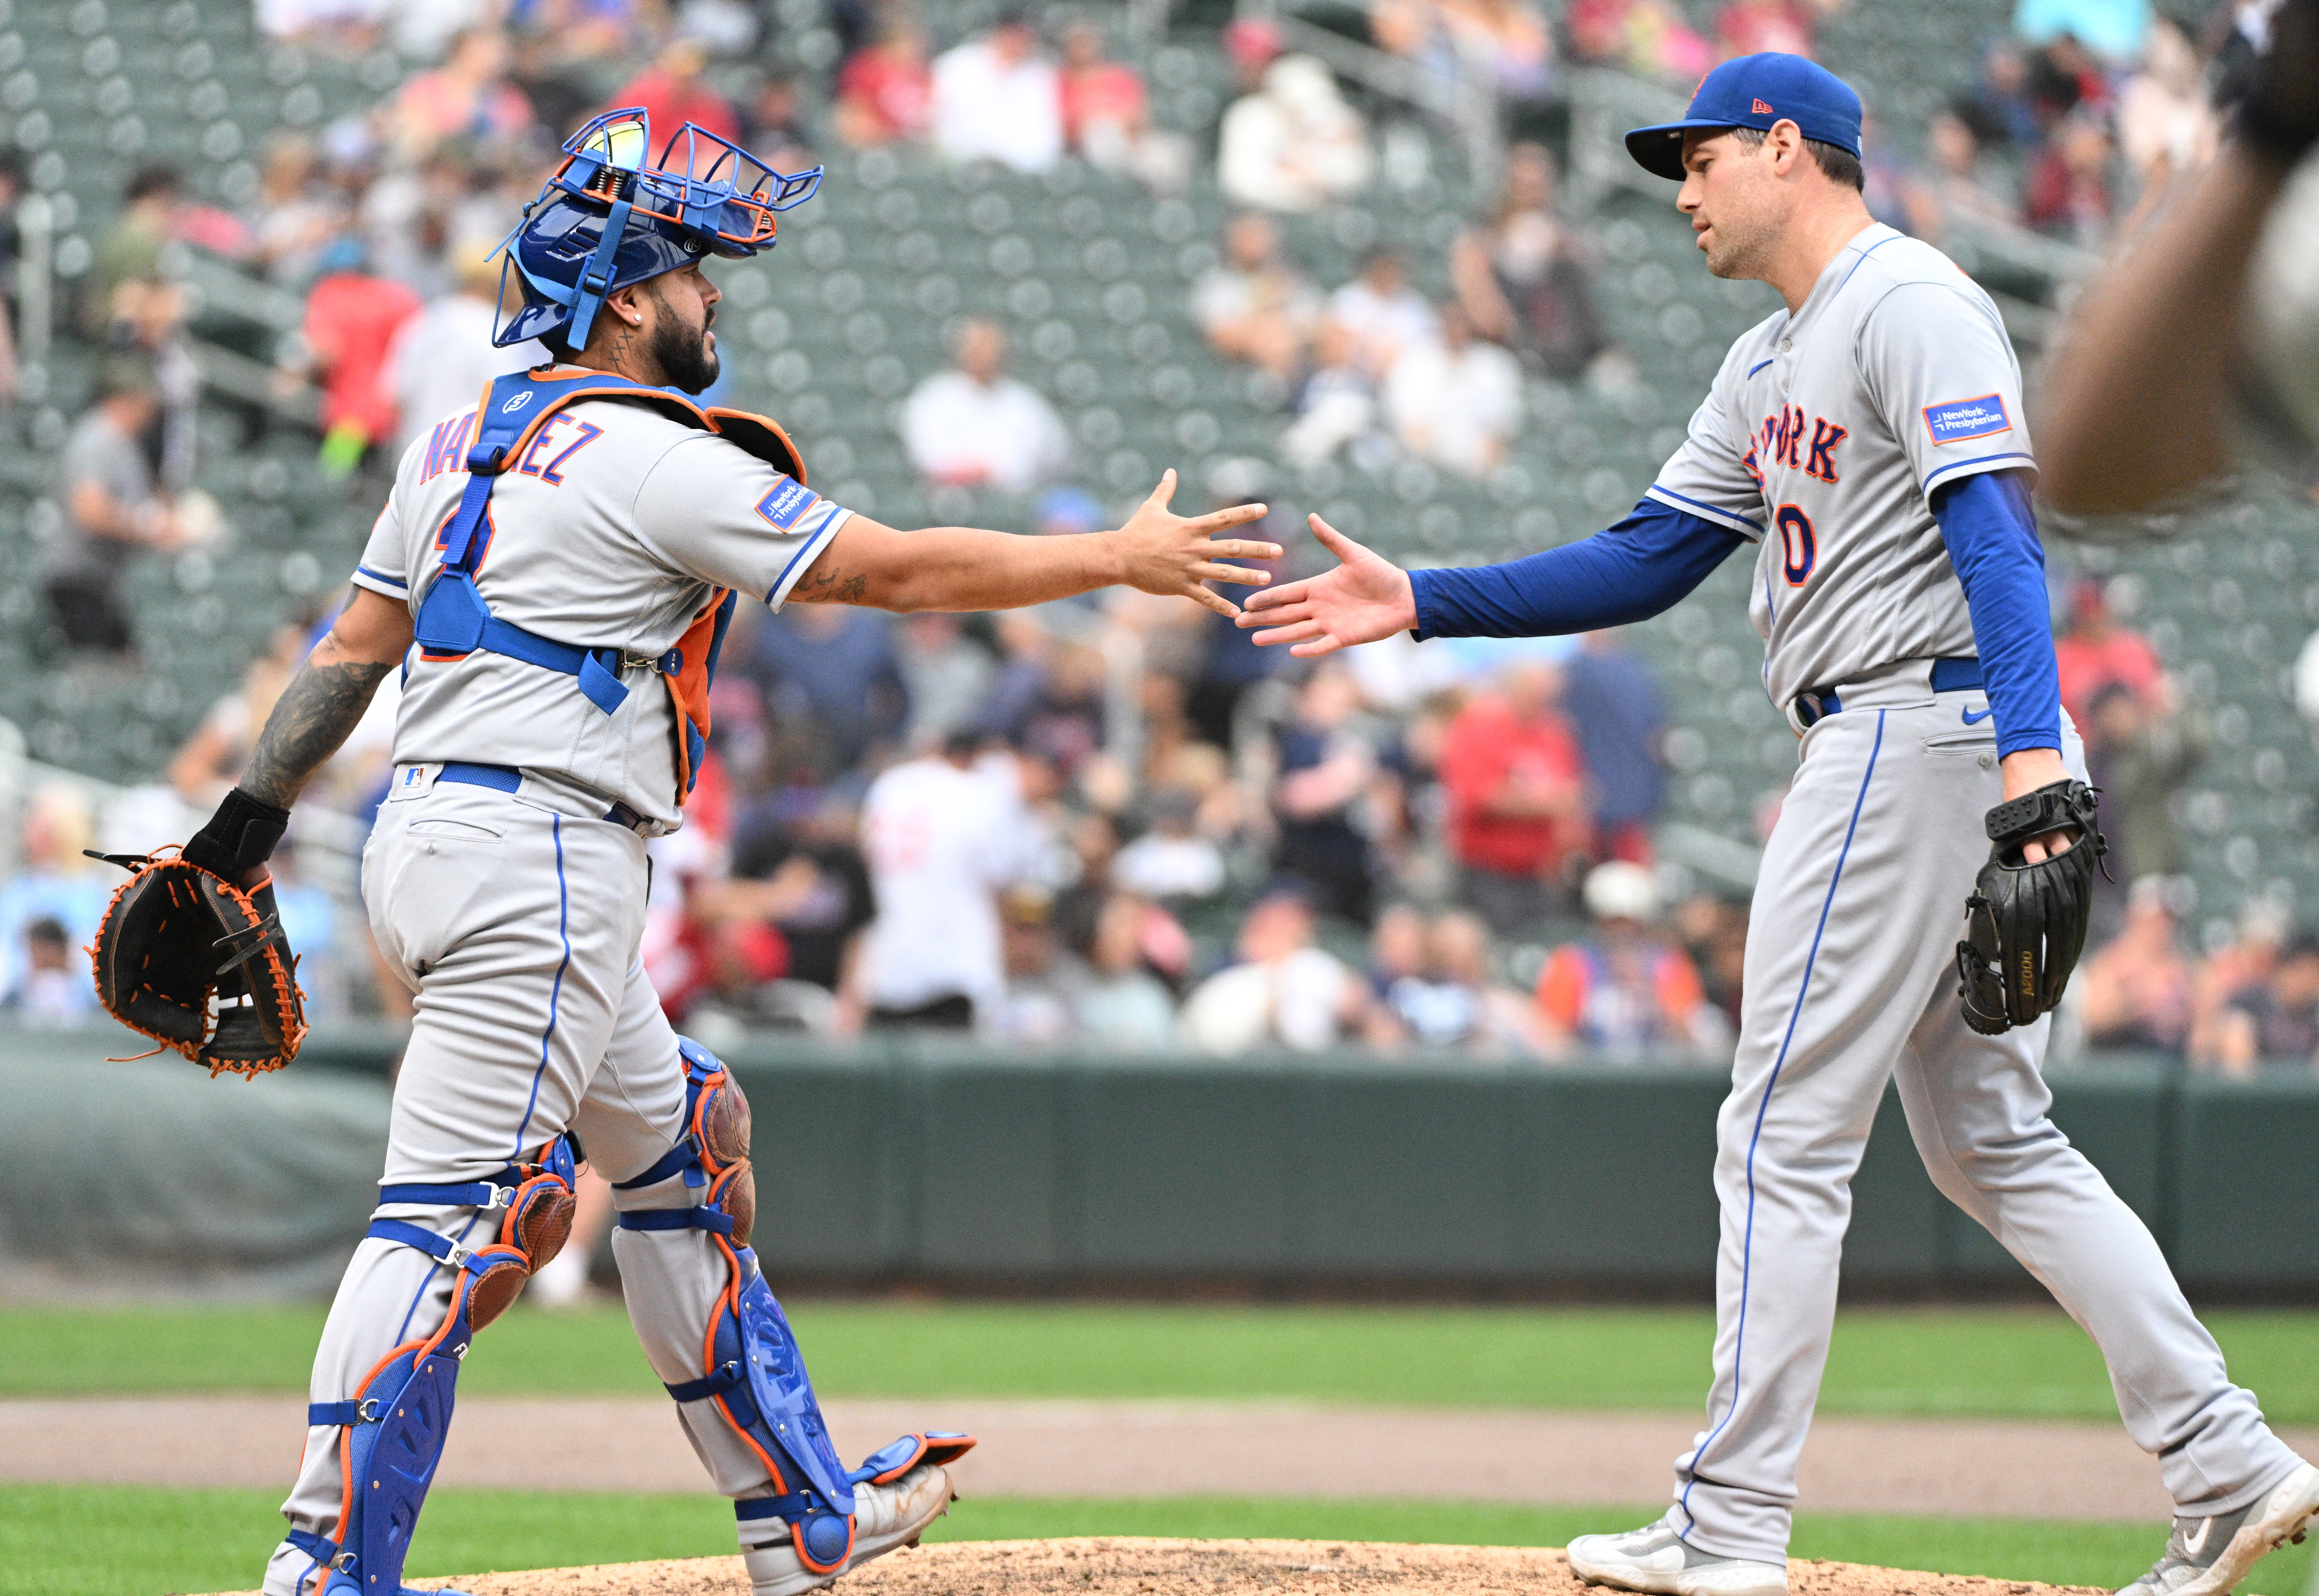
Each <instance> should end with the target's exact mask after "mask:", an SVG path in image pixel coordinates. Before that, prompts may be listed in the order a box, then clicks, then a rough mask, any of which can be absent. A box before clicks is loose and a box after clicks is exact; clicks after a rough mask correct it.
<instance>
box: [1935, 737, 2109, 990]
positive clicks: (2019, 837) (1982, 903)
mask: <svg viewBox="0 0 2319 1596" xmlns="http://www.w3.org/2000/svg"><path fill="white" fill-rule="evenodd" d="M2094 793H2095V789H2092V788H2090V787H2088V786H2087V785H2086V784H2085V783H2084V782H2082V781H2056V782H2053V784H2051V785H2050V786H2046V787H2041V788H2039V789H2037V790H2036V791H2035V792H2031V793H2025V794H2023V795H2022V796H2021V797H2019V798H2015V799H2013V800H2012V801H2010V802H2009V803H2002V804H1999V805H1998V806H1997V807H1995V808H1994V809H1991V810H1990V812H1989V817H1988V821H1987V829H1988V832H1989V840H1990V843H1992V844H1994V845H1993V846H1992V847H1991V848H1990V853H1989V862H1988V863H1987V864H1984V865H1982V866H1981V874H1980V876H1979V877H1978V878H1977V879H1975V880H1974V882H1973V890H1972V896H1971V897H1968V898H1966V899H1965V903H1964V940H1963V942H1959V943H1958V944H1957V952H1956V957H1957V978H1958V984H1957V999H1958V1001H1959V1002H1960V1003H1961V1004H1962V1005H1963V1007H1964V1021H1965V1023H1966V1024H1968V1025H1970V1026H1972V1028H1973V1029H1974V1030H1975V1031H1978V1032H1981V1034H1982V1035H1983V1036H1999V1035H2002V1034H2003V1033H2004V1032H2007V1031H2009V1030H2011V1029H2012V1028H2013V1027H2014V1026H2016V1025H2026V1024H2029V1023H2033V1022H2034V1021H2035V1020H2036V1018H2037V1017H2038V1016H2039V1015H2040V1014H2044V1013H2045V1012H2046V1011H2048V1010H2049V1009H2051V1008H2052V1007H2053V1005H2055V1004H2057V1003H2059V1002H2061V1001H2062V990H2063V989H2064V988H2065V987H2067V986H2068V985H2069V981H2070V972H2071V970H2073V969H2076V968H2077V967H2078V955H2079V954H2080V953H2081V952H2083V951H2085V945H2086V926H2087V924H2088V922H2089V919H2090V917H2091V911H2092V906H2093V886H2094V870H2095V869H2096V867H2097V866H2098V864H2099V863H2100V861H2101V857H2102V855H2103V854H2105V853H2107V852H2109V843H2108V842H2107V839H2105V838H2104V837H2103V835H2102V834H2101V827H2100V825H2098V823H2097V820H2096V816H2095V803H2094ZM2052 831H2066V832H2069V833H2071V845H2070V847H2069V849H2068V851H2067V852H2062V853H2058V854H2053V855H2051V856H2049V857H2047V858H2045V859H2044V860H2041V861H2038V862H2036V863H2035V864H2032V863H2029V862H2027V861H2026V860H2025V859H2024V858H2023V856H2022V852H2021V845H2022V844H2023V843H2026V842H2027V841H2029V839H2030V838H2032V837H2038V836H2043V835H2044V834H2046V833H2047V832H2052Z"/></svg>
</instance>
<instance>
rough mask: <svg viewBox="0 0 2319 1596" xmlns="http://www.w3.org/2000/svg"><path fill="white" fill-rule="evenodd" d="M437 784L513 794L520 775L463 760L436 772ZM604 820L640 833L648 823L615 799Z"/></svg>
mask: <svg viewBox="0 0 2319 1596" xmlns="http://www.w3.org/2000/svg"><path fill="white" fill-rule="evenodd" d="M435 780H438V781H464V782H465V783H466V784H467V785H468V786H470V787H488V788H490V789H492V791H494V792H513V791H515V790H516V789H518V788H520V787H521V786H522V785H523V772H522V771H519V770H517V769H516V768H515V767H514V766H513V765H479V764H474V763H470V762H467V761H465V760H453V761H452V762H450V763H448V764H447V765H445V766H444V767H443V768H442V770H440V771H438V772H437V773H436V776H435ZM603 818H604V819H606V820H609V821H610V822H611V823H612V824H613V825H625V826H627V828H628V829H629V830H630V831H642V830H644V828H645V826H646V825H649V824H650V822H648V821H646V820H645V817H644V816H641V815H639V814H637V813H636V811H635V810H634V809H631V808H629V807H627V805H626V804H624V803H621V802H619V801H618V800H617V799H615V800H614V801H613V804H612V807H610V808H609V809H607V810H605V811H604V814H603Z"/></svg>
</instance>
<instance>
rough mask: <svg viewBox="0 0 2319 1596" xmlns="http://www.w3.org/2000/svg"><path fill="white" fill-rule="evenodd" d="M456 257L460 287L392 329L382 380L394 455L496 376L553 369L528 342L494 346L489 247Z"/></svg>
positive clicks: (494, 274) (493, 273) (493, 272)
mask: <svg viewBox="0 0 2319 1596" xmlns="http://www.w3.org/2000/svg"><path fill="white" fill-rule="evenodd" d="M456 254H457V256H458V268H457V269H458V274H459V281H458V286H456V288H454V289H452V290H451V292H450V293H446V294H442V295H440V296H438V298H436V299H435V300H433V301H431V302H429V304H428V305H427V307H426V308H425V309H424V310H422V311H420V312H419V314H417V315H416V316H413V317H411V318H410V319H409V320H406V321H404V322H403V324H402V326H401V327H398V328H397V329H395V331H394V338H393V342H391V343H390V344H389V345H388V346H387V351H386V364H385V365H384V367H383V370H382V376H383V380H384V382H385V383H386V385H387V391H388V397H389V398H390V399H392V400H393V403H394V407H395V416H396V430H397V436H396V437H395V440H394V446H395V451H396V453H397V454H400V453H401V452H402V450H403V449H404V448H406V447H408V446H409V445H410V443H411V439H412V438H414V437H418V436H419V435H420V434H421V433H423V432H427V431H429V430H430V429H431V428H433V427H434V426H435V425H436V424H437V423H438V422H439V421H441V420H442V419H444V418H445V417H447V416H455V415H456V414H458V413H459V412H460V411H461V410H465V409H466V408H467V407H468V406H469V405H471V404H473V403H474V402H475V395H476V394H478V393H481V392H483V384H484V383H488V382H490V381H491V380H492V378H493V377H497V376H502V375H504V374H507V373H509V372H515V371H528V370H529V369H530V368H531V367H533V366H535V365H546V364H547V363H548V358H547V351H546V349H543V348H541V347H539V345H538V344H537V343H536V342H533V341H532V340H530V339H526V340H525V341H524V342H522V343H520V344H517V345H515V346H513V347H510V348H505V349H497V348H493V347H492V323H493V322H494V321H495V320H497V319H498V302H499V289H500V273H499V268H498V267H497V266H493V265H492V264H491V261H490V259H489V258H488V257H489V256H490V254H491V250H490V247H489V246H488V245H483V246H476V245H470V246H469V247H467V248H463V249H460V250H458V251H457V252H456Z"/></svg>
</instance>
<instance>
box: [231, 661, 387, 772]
mask: <svg viewBox="0 0 2319 1596" xmlns="http://www.w3.org/2000/svg"><path fill="white" fill-rule="evenodd" d="M393 669H394V667H393V665H392V664H385V665H381V664H374V663H371V662H370V661H368V660H356V661H353V662H351V663H347V664H343V665H317V664H315V663H313V662H312V661H311V660H310V661H308V662H307V663H305V664H304V665H302V666H300V667H299V670H298V674H297V675H295V676H293V677H292V678H291V679H290V685H289V686H288V687H286V688H284V689H283V690H282V697H281V698H280V699H277V700H276V701H275V705H274V713H273V714H271V715H269V716H267V717H266V730H265V731H264V732H263V733H261V734H260V735H259V736H258V739H257V751H256V752H255V753H252V754H251V755H250V756H249V769H248V770H247V771H243V772H242V776H241V789H242V791H244V792H246V793H248V794H249V796H250V797H252V798H257V799H260V800H261V801H263V802H266V803H269V804H275V805H279V806H280V807H283V808H285V809H286V808H288V807H290V805H291V803H292V802H293V800H295V799H296V798H297V796H298V791H299V789H301V788H302V787H304V786H305V785H306V779H307V778H308V777H310V776H311V775H312V774H313V773H314V771H315V770H316V769H317V768H318V767H320V764H321V762H323V761H324V760H326V759H328V758H329V757H330V755H332V754H333V753H337V752H338V747H339V745H340V744H343V743H344V742H345V741H346V740H347V735H348V734H349V733H351V732H352V731H353V730H354V729H355V723H356V722H357V721H359V720H360V719H362V717H363V711H364V710H365V709H367V708H370V700H371V695H372V694H373V693H374V692H376V691H377V690H378V684H379V683H380V682H381V681H383V680H385V677H386V673H387V672H389V671H392V670H393Z"/></svg>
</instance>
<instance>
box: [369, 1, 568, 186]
mask: <svg viewBox="0 0 2319 1596" xmlns="http://www.w3.org/2000/svg"><path fill="white" fill-rule="evenodd" d="M507 69H508V42H507V39H506V37H505V36H504V35H502V34H501V33H500V32H497V31H496V30H494V29H491V28H470V29H468V30H467V31H466V32H463V33H461V34H460V35H459V36H458V37H457V38H456V39H455V40H454V41H452V43H451V53H450V56H449V58H448V59H447V60H445V61H444V63H443V65H442V66H441V67H439V68H437V69H436V70H434V71H432V72H421V73H420V75H419V76H418V77H414V78H412V79H411V80H410V81H409V82H408V83H406V84H404V85H403V86H402V93H401V94H399V95H396V96H395V99H394V104H393V108H392V109H391V110H389V111H388V113H387V116H386V126H387V136H388V140H389V142H391V143H392V144H393V146H394V148H395V150H396V152H397V154H398V155H399V156H401V157H402V158H403V159H405V160H408V161H411V162H413V163H416V162H419V161H422V160H424V159H426V158H427V157H428V156H429V155H431V154H433V153H434V151H435V147H436V146H437V145H438V144H441V143H443V142H445V141H446V140H455V139H512V138H515V137H517V136H519V134H521V133H522V132H523V131H524V130H525V129H527V128H528V127H530V126H531V120H532V118H531V102H530V101H529V100H527V99H525V98H524V95H523V91H522V90H520V89H519V88H517V87H516V86H514V85H513V84H511V83H510V82H509V81H508V80H507Z"/></svg>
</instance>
